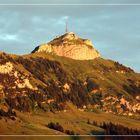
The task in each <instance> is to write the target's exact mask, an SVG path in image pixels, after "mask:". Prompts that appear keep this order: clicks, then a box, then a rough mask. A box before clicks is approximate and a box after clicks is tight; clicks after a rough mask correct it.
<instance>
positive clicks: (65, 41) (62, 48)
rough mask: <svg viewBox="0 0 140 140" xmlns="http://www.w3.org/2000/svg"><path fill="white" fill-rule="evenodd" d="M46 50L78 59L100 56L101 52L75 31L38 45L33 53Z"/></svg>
mask: <svg viewBox="0 0 140 140" xmlns="http://www.w3.org/2000/svg"><path fill="white" fill-rule="evenodd" d="M35 52H46V53H53V54H56V55H59V56H65V57H69V58H72V59H77V60H90V59H95V58H97V57H100V54H99V52H98V51H97V50H96V49H95V48H94V47H93V45H92V42H91V41H90V40H88V39H81V38H79V37H78V36H77V35H76V34H74V33H73V32H69V33H66V34H64V35H62V36H60V37H56V38H55V39H54V40H52V41H51V42H49V43H47V44H42V45H40V46H38V47H36V48H35V49H34V50H33V51H32V53H35Z"/></svg>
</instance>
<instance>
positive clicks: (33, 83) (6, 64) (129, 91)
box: [0, 53, 140, 115]
mask: <svg viewBox="0 0 140 140" xmlns="http://www.w3.org/2000/svg"><path fill="white" fill-rule="evenodd" d="M0 58H1V62H0V79H1V81H0V85H1V99H2V100H3V102H4V104H5V102H6V106H7V107H8V108H9V107H10V108H15V109H17V110H23V111H31V110H33V109H34V108H37V107H39V108H42V109H44V110H50V109H51V110H53V109H54V110H55V109H56V110H63V109H64V108H65V102H66V101H70V102H72V103H73V104H74V105H76V106H77V107H78V108H81V109H83V108H84V109H90V110H94V108H96V109H101V110H103V111H105V112H113V113H115V114H123V115H128V114H131V115H133V114H139V109H140V104H139V96H140V94H139V93H140V88H139V86H140V74H138V73H135V72H134V71H133V70H131V69H130V68H127V67H125V66H123V65H121V64H119V63H118V62H114V61H111V60H105V59H102V58H97V59H94V60H88V61H87V60H85V61H80V60H72V59H68V58H65V57H59V56H56V55H51V54H46V53H35V54H29V55H25V56H12V55H8V54H5V53H1V54H0ZM5 79H6V80H5Z"/></svg>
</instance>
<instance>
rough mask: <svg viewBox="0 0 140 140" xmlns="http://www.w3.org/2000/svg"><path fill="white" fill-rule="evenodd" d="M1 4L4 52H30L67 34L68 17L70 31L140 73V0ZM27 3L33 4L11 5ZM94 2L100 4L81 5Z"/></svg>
mask: <svg viewBox="0 0 140 140" xmlns="http://www.w3.org/2000/svg"><path fill="white" fill-rule="evenodd" d="M0 3H1V4H2V5H0V51H5V52H7V53H15V54H25V53H30V52H31V51H32V50H33V49H34V48H35V47H36V46H37V45H39V44H41V43H45V42H48V41H50V40H51V39H53V38H54V37H55V36H56V35H61V34H63V33H64V30H65V19H66V18H67V17H68V28H69V31H73V32H75V33H76V34H78V35H79V36H80V37H83V38H88V39H91V40H92V42H93V44H94V47H95V48H96V49H97V50H98V51H99V52H100V53H101V54H102V56H103V57H104V58H107V59H113V60H116V61H119V62H120V63H122V64H124V65H126V66H129V67H132V68H133V69H134V70H136V71H137V72H140V5H134V4H137V3H140V1H139V0H69V1H68V0H50V1H47V0H30V1H29V0H28V1H26V0H13V1H12V3H11V0H6V2H5V0H0ZM23 3H24V4H25V3H26V4H29V3H30V5H8V4H23ZM33 3H34V4H38V3H40V4H43V3H47V4H59V5H31V4H33ZM91 3H92V4H100V5H78V4H91ZM60 4H67V5H60ZM68 4H76V5H68ZM103 4H119V5H103ZM120 4H123V5H120ZM124 4H126V5H124ZM129 4H133V5H129Z"/></svg>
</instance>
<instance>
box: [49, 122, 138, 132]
mask: <svg viewBox="0 0 140 140" xmlns="http://www.w3.org/2000/svg"><path fill="white" fill-rule="evenodd" d="M87 124H89V125H94V126H97V127H100V128H102V129H103V130H104V131H102V132H97V131H96V130H92V131H91V135H140V131H139V130H137V129H132V128H128V127H125V126H123V125H120V124H113V123H112V122H109V123H106V122H102V123H100V124H99V125H98V123H97V122H96V121H93V122H90V121H89V120H88V121H87ZM47 127H48V128H50V129H54V130H57V131H60V132H62V133H65V134H68V135H79V134H77V133H76V132H74V131H73V130H65V129H64V128H63V126H62V125H60V124H59V123H54V122H50V123H48V124H47Z"/></svg>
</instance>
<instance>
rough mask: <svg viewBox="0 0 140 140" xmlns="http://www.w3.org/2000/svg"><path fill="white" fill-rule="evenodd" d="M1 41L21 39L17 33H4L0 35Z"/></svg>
mask: <svg viewBox="0 0 140 140" xmlns="http://www.w3.org/2000/svg"><path fill="white" fill-rule="evenodd" d="M0 40H1V41H19V39H18V37H17V35H12V34H2V35H0Z"/></svg>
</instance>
